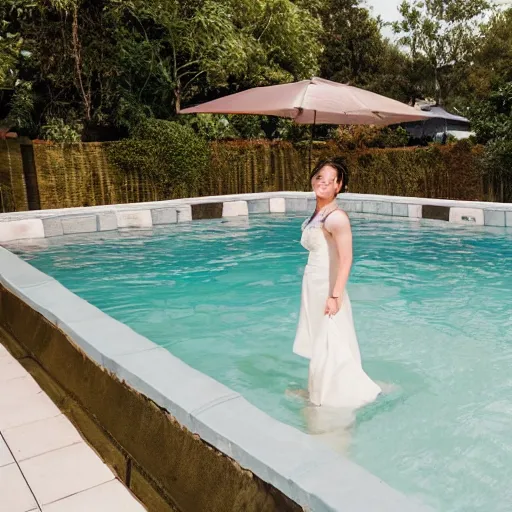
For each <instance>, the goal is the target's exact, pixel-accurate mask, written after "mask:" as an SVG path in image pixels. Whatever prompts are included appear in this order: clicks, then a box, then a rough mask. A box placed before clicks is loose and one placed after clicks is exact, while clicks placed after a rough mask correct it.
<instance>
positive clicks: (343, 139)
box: [334, 125, 409, 151]
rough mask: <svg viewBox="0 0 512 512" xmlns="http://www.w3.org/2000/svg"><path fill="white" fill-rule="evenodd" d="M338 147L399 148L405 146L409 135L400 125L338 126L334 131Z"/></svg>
mask: <svg viewBox="0 0 512 512" xmlns="http://www.w3.org/2000/svg"><path fill="white" fill-rule="evenodd" d="M334 139H335V141H336V143H337V145H338V147H339V148H340V149H341V150H343V151H347V150H355V149H366V148H385V147H387V148H399V147H403V146H407V143H408V141H409V135H408V133H407V131H406V130H405V129H404V128H402V127H401V126H399V127H397V128H387V127H386V128H380V127H376V126H364V125H354V126H340V127H339V128H338V129H337V130H336V131H335V133H334Z"/></svg>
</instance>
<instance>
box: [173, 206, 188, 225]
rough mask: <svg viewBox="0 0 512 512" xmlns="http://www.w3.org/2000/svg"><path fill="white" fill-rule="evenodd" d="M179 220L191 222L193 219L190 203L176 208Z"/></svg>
mask: <svg viewBox="0 0 512 512" xmlns="http://www.w3.org/2000/svg"><path fill="white" fill-rule="evenodd" d="M176 212H177V215H178V222H190V221H191V220H192V207H191V206H190V205H186V206H180V207H179V208H176Z"/></svg>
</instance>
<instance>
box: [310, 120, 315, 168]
mask: <svg viewBox="0 0 512 512" xmlns="http://www.w3.org/2000/svg"><path fill="white" fill-rule="evenodd" d="M315 125H316V110H313V124H312V125H311V137H310V139H309V172H311V149H312V148H313V137H314V135H315Z"/></svg>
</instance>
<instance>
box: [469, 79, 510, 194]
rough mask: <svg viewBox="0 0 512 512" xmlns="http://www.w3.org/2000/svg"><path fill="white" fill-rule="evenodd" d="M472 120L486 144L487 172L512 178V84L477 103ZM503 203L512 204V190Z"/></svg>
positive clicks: (497, 89)
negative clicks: (511, 202)
mask: <svg viewBox="0 0 512 512" xmlns="http://www.w3.org/2000/svg"><path fill="white" fill-rule="evenodd" d="M471 117H472V121H473V123H472V125H473V129H474V130H475V132H476V134H477V138H478V141H480V142H483V143H486V148H485V153H484V155H483V166H484V169H486V171H487V172H488V173H489V174H497V175H509V176H512V81H507V82H504V83H502V84H500V85H496V86H495V88H494V90H492V91H491V93H490V94H489V96H488V98H487V99H486V100H480V101H477V102H475V103H474V104H473V106H472V109H471ZM501 200H502V201H505V200H512V187H511V189H510V190H509V191H507V192H506V193H505V191H503V192H502V198H501Z"/></svg>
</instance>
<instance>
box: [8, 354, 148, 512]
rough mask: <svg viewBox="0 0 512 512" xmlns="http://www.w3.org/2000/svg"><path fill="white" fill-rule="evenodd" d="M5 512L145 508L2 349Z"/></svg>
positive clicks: (104, 511) (137, 510)
mask: <svg viewBox="0 0 512 512" xmlns="http://www.w3.org/2000/svg"><path fill="white" fill-rule="evenodd" d="M0 497H1V498H0V512H29V511H30V512H32V511H41V512H92V511H94V512H117V511H119V512H143V511H144V510H146V509H145V508H144V507H143V506H142V505H141V504H140V503H139V502H138V501H137V500H136V498H135V497H134V496H133V495H132V494H131V493H130V492H129V491H128V490H127V489H126V487H125V486H124V485H123V484H122V483H121V482H120V481H119V480H117V479H116V477H115V475H114V474H113V473H112V471H111V470H110V469H109V468H108V466H106V465H105V464H104V463H103V462H102V460H101V459H100V458H99V457H98V455H97V454H96V452H94V450H93V449H92V448H90V447H89V445H88V444H87V443H86V442H85V441H84V440H83V439H82V437H81V436H80V434H79V433H78V431H77V430H76V429H75V427H74V426H73V425H72V423H71V422H70V421H69V420H68V419H67V418H66V417H65V416H64V415H63V414H62V413H61V412H60V411H59V409H58V408H57V407H56V406H55V404H54V403H53V402H52V401H51V400H50V398H48V396H47V395H46V394H45V393H44V392H43V391H42V390H41V388H40V387H39V386H38V384H37V383H36V382H35V381H34V379H33V378H32V377H31V376H30V375H29V374H28V372H27V371H26V370H25V369H24V368H23V366H21V365H20V364H19V363H18V361H16V359H14V358H13V357H12V356H11V355H10V354H9V353H8V352H7V350H6V349H5V348H4V347H3V345H0Z"/></svg>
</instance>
